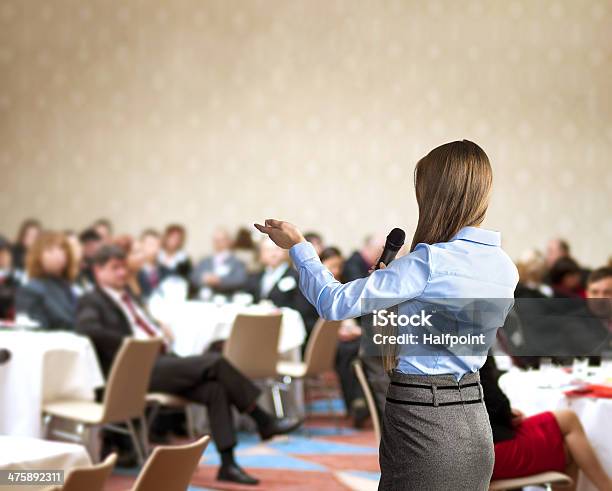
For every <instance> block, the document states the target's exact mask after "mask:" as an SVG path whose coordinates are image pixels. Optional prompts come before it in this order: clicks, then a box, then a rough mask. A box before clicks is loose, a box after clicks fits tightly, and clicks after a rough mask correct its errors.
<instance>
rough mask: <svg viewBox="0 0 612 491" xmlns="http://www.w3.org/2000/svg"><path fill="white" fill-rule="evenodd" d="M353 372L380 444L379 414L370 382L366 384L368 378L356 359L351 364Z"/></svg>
mask: <svg viewBox="0 0 612 491" xmlns="http://www.w3.org/2000/svg"><path fill="white" fill-rule="evenodd" d="M353 370H355V375H357V380H359V385H361V390H362V391H363V395H364V396H365V398H366V403H367V405H368V410H369V411H370V416H371V417H372V425H373V426H374V434H375V435H376V441H377V442H380V421H381V414H380V413H379V412H378V406H377V404H376V399H374V394H373V392H372V387H371V386H370V382H368V378H367V377H366V374H365V371H364V369H363V365H362V364H361V361H360V360H358V359H357V360H355V361H354V362H353Z"/></svg>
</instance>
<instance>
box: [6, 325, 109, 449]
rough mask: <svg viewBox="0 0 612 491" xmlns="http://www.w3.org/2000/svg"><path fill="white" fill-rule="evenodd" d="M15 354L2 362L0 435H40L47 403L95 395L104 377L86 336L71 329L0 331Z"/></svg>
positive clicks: (7, 345)
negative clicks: (69, 330)
mask: <svg viewBox="0 0 612 491" xmlns="http://www.w3.org/2000/svg"><path fill="white" fill-rule="evenodd" d="M0 347H2V348H8V349H9V350H10V351H11V353H12V357H11V359H10V361H9V362H8V363H6V364H5V365H0V435H21V436H33V437H38V436H40V431H41V407H42V403H43V402H49V401H53V400H57V399H63V398H75V399H89V400H91V399H93V397H94V389H95V388H97V387H101V386H102V385H104V378H103V376H102V371H101V370H100V365H99V364H98V359H97V357H96V353H95V351H94V348H93V346H92V344H91V342H90V341H89V339H88V338H86V337H83V336H78V335H76V334H74V333H70V332H32V331H8V330H7V331H0Z"/></svg>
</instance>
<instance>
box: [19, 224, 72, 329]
mask: <svg viewBox="0 0 612 491" xmlns="http://www.w3.org/2000/svg"><path fill="white" fill-rule="evenodd" d="M26 270H27V273H28V281H27V282H26V283H25V284H24V285H23V286H22V287H20V288H19V290H17V295H16V299H15V304H16V306H15V310H16V311H17V314H25V315H27V316H28V317H29V318H30V319H32V320H34V321H36V322H37V323H38V324H39V326H40V327H41V328H43V329H72V328H73V325H74V318H75V313H76V295H75V293H74V291H73V288H72V287H73V281H74V278H75V277H76V274H77V270H78V264H77V263H76V261H75V259H74V255H73V252H72V248H71V247H70V244H69V242H68V239H67V238H66V236H65V235H64V234H62V233H60V232H42V233H41V234H40V235H39V236H38V238H37V239H36V240H35V242H34V243H33V244H32V246H31V247H30V249H29V250H28V255H27V256H26Z"/></svg>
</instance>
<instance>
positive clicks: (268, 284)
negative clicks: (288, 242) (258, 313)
mask: <svg viewBox="0 0 612 491" xmlns="http://www.w3.org/2000/svg"><path fill="white" fill-rule="evenodd" d="M287 269H289V263H282V264H280V265H279V266H277V267H276V268H270V267H268V268H266V269H265V271H264V274H263V276H262V277H261V292H260V293H261V296H262V297H263V298H267V297H268V295H269V294H270V291H271V290H272V288H274V285H276V284H277V283H278V280H280V279H281V278H282V277H283V275H284V274H285V272H286V271H287Z"/></svg>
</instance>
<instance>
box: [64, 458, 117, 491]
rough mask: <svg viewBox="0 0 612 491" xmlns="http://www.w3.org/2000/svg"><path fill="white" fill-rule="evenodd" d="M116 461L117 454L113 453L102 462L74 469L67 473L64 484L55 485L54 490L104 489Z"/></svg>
mask: <svg viewBox="0 0 612 491" xmlns="http://www.w3.org/2000/svg"><path fill="white" fill-rule="evenodd" d="M116 461H117V454H115V453H112V454H110V455H109V456H108V457H106V460H104V462H101V463H100V464H96V465H93V466H91V467H79V468H77V469H72V470H70V471H69V472H68V473H67V476H66V480H65V481H64V484H63V486H61V487H54V488H52V491H60V490H61V491H83V490H85V489H86V490H87V491H103V490H104V485H105V483H106V480H107V479H108V477H109V476H110V475H111V473H112V472H113V468H114V467H115V462H116Z"/></svg>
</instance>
